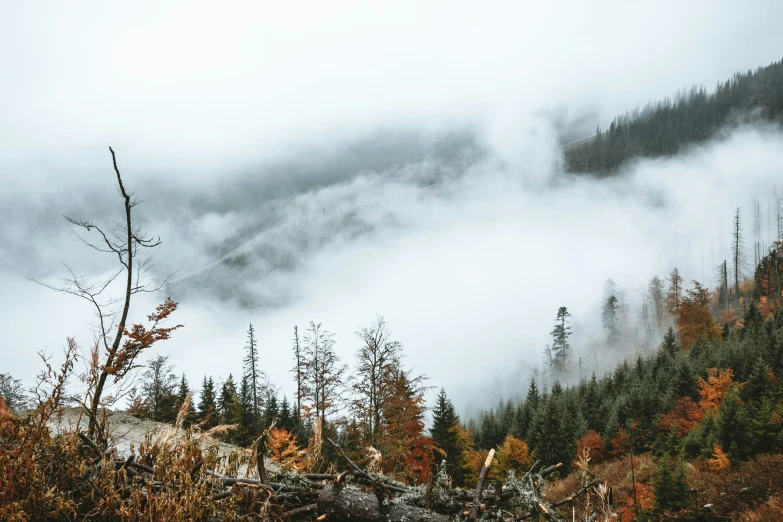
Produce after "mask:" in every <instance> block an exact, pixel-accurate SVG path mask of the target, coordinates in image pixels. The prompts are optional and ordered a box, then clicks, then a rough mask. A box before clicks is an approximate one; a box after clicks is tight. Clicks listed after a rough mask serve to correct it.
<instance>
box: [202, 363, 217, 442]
mask: <svg viewBox="0 0 783 522" xmlns="http://www.w3.org/2000/svg"><path fill="white" fill-rule="evenodd" d="M198 420H199V422H200V423H201V427H202V428H203V429H205V430H208V429H210V428H212V427H214V426H217V424H218V413H217V403H216V398H215V383H214V382H213V380H212V377H211V376H210V377H209V378H207V376H206V375H205V376H204V380H203V381H202V382H201V397H200V399H199V403H198Z"/></svg>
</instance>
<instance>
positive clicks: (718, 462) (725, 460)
mask: <svg viewBox="0 0 783 522" xmlns="http://www.w3.org/2000/svg"><path fill="white" fill-rule="evenodd" d="M709 463H710V469H711V470H712V471H723V470H724V469H728V468H729V467H731V461H730V460H729V457H727V456H726V453H725V452H724V451H723V448H721V447H720V445H719V444H713V445H712V458H711V459H710V460H709Z"/></svg>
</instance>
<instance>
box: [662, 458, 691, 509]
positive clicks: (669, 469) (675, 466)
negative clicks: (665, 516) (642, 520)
mask: <svg viewBox="0 0 783 522" xmlns="http://www.w3.org/2000/svg"><path fill="white" fill-rule="evenodd" d="M653 488H654V491H655V510H656V511H658V512H661V511H663V510H679V509H685V508H687V507H688V506H689V504H690V502H689V495H690V488H689V487H688V481H687V477H686V473H685V466H684V465H683V462H682V459H679V458H671V457H664V458H661V459H660V460H659V461H658V465H657V466H656V469H655V475H654V478H653Z"/></svg>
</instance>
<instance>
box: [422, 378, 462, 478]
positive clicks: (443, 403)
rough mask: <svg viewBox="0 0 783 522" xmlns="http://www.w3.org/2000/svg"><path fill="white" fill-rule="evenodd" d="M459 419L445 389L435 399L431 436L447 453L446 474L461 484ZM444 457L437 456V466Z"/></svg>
mask: <svg viewBox="0 0 783 522" xmlns="http://www.w3.org/2000/svg"><path fill="white" fill-rule="evenodd" d="M458 424H459V417H458V416H457V412H456V411H455V410H454V405H453V404H452V403H451V401H450V400H449V398H448V397H447V396H446V390H444V389H443V388H441V389H440V392H438V397H437V398H436V399H435V407H434V408H433V409H432V428H430V435H431V436H432V440H434V441H435V445H436V446H437V447H438V448H440V449H442V450H443V451H444V452H445V453H446V457H445V459H446V472H447V473H448V474H449V475H450V476H451V477H452V478H453V479H454V480H455V481H456V483H458V484H461V483H462V481H463V479H464V478H465V477H464V471H463V469H462V454H461V452H460V447H459V443H458V440H457V431H456V429H457V426H458ZM442 460H443V457H441V456H439V455H438V456H436V464H440V462H441V461H442Z"/></svg>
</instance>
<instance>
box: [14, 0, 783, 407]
mask: <svg viewBox="0 0 783 522" xmlns="http://www.w3.org/2000/svg"><path fill="white" fill-rule="evenodd" d="M449 5H450V6H451V5H452V4H449ZM440 7H441V8H440V9H439V8H435V7H429V8H424V7H417V6H415V5H413V4H411V5H400V6H398V7H397V8H396V9H393V10H391V9H390V10H380V9H379V10H372V9H369V8H368V7H360V6H355V5H354V6H351V5H348V4H342V5H339V6H333V7H330V8H328V9H326V8H323V9H322V8H318V7H316V6H309V9H310V10H312V12H309V13H308V16H306V17H305V16H300V15H299V14H298V13H297V12H295V11H293V10H289V8H284V7H280V6H276V7H275V9H274V10H271V9H266V8H262V7H258V8H256V9H257V11H252V12H250V14H248V13H244V12H242V11H241V10H236V11H232V10H225V11H221V12H220V13H214V12H213V11H212V10H210V9H209V8H208V7H207V6H205V5H198V6H195V7H193V8H189V4H188V5H185V4H181V5H176V4H167V6H165V7H160V6H157V7H153V5H152V4H146V5H139V6H138V7H133V8H130V7H119V6H96V5H89V4H87V3H84V4H75V5H74V6H72V7H71V8H68V9H66V8H65V7H59V6H47V7H46V8H45V9H44V8H43V6H42V5H37V4H33V3H30V4H24V5H22V4H18V5H14V6H11V7H9V8H8V9H7V11H8V12H7V13H6V14H7V16H4V17H3V20H2V21H1V22H0V24H2V25H1V26H0V29H1V30H0V45H2V48H3V49H4V50H6V51H7V52H5V53H3V54H2V55H1V56H0V66H2V71H3V73H4V74H2V75H0V110H2V112H3V114H4V118H3V122H2V123H0V182H2V190H0V242H2V244H3V245H4V248H3V249H2V251H0V289H2V294H3V295H4V299H2V300H0V326H1V327H2V328H3V330H4V332H5V333H6V339H5V343H4V345H3V347H2V348H0V354H2V359H3V363H2V365H1V366H2V367H0V371H8V372H10V373H12V374H13V375H14V376H15V377H20V378H23V379H25V381H26V382H31V381H32V379H33V377H34V375H35V374H36V373H37V372H38V371H39V370H40V368H41V364H40V360H39V359H38V357H37V355H36V352H37V351H38V350H43V349H47V350H48V351H49V352H51V353H54V354H55V355H56V354H57V353H58V350H59V347H60V346H62V345H63V344H64V342H65V337H66V336H69V335H74V336H76V337H77V340H79V341H80V342H81V344H82V345H83V346H89V344H90V343H91V340H92V336H93V332H92V330H91V324H92V322H93V321H94V318H93V317H92V313H91V310H90V309H89V307H87V306H86V305H84V303H80V302H78V301H77V300H76V299H75V298H73V297H71V296H67V295H62V294H57V293H54V292H52V291H50V290H47V289H44V288H42V287H40V286H38V285H35V284H34V283H32V282H30V281H29V280H28V279H25V278H26V277H30V278H35V279H39V280H42V281H44V282H49V283H56V281H57V277H58V276H60V275H62V273H63V271H62V267H61V265H60V262H61V261H67V262H72V263H73V264H74V266H75V267H77V268H78V269H79V270H80V271H82V272H85V273H93V274H101V273H105V272H106V271H108V270H110V269H111V267H112V259H111V258H109V257H106V256H101V255H98V254H96V253H95V252H93V251H90V250H89V249H85V248H84V247H83V246H82V245H80V244H79V243H78V242H75V241H73V237H72V236H71V235H70V228H69V226H68V224H67V223H66V222H65V220H63V219H62V217H61V215H62V214H67V215H73V216H75V217H80V216H84V217H92V218H94V219H95V220H96V222H102V223H108V222H111V220H112V219H118V216H120V214H119V211H120V210H121V201H120V199H119V197H118V196H117V194H116V188H115V186H114V182H115V181H114V178H113V177H112V170H111V163H110V156H109V153H108V150H107V148H106V145H108V144H111V145H112V146H113V147H114V149H115V150H116V151H117V154H118V161H119V165H120V168H121V170H122V172H123V176H124V179H125V181H126V183H127V184H128V185H129V186H130V187H131V188H132V189H133V190H135V191H136V195H137V197H138V198H139V199H140V200H142V201H143V203H142V204H141V205H140V206H138V207H137V208H136V216H138V219H139V220H140V221H139V222H140V223H141V224H142V225H143V226H144V228H145V230H149V231H150V233H152V234H154V235H155V236H158V235H159V236H160V237H161V238H162V240H163V244H162V245H161V247H160V248H159V249H157V250H156V253H155V275H156V276H157V277H159V278H161V279H162V278H164V277H166V276H167V275H169V274H172V279H171V281H172V284H171V285H170V287H169V288H168V289H167V292H168V293H170V294H171V295H172V297H174V298H175V299H177V300H179V301H180V310H179V311H178V312H177V315H178V317H177V322H181V323H183V324H184V325H185V327H184V328H183V329H181V330H178V331H177V332H176V333H175V335H174V336H173V338H172V339H171V340H169V341H166V343H162V344H160V345H159V346H157V347H156V349H157V350H158V351H159V353H161V354H164V355H170V362H172V363H174V364H175V365H176V367H177V371H179V372H185V373H186V374H187V375H188V377H189V378H190V381H191V384H192V385H194V386H197V383H200V382H201V378H202V377H203V376H204V375H212V376H213V377H215V378H216V379H217V380H222V379H225V378H226V377H227V376H228V374H229V373H231V372H233V373H234V374H235V375H236V374H237V373H238V372H240V371H241V358H242V352H243V348H244V345H245V337H246V331H247V328H248V325H249V323H250V322H252V323H253V325H254V327H255V329H256V332H257V336H258V339H259V347H260V350H261V357H262V362H263V365H264V370H265V371H266V372H267V373H268V376H269V378H270V380H271V381H272V382H273V383H275V384H276V385H277V386H279V387H280V389H281V391H282V392H283V393H286V394H288V395H289V396H290V395H291V392H292V388H293V387H292V385H291V377H290V373H289V369H290V367H291V366H292V359H291V354H290V345H291V337H292V330H293V326H294V325H298V326H299V327H300V328H306V326H307V324H308V323H309V321H315V322H320V323H322V324H323V325H324V327H325V328H326V329H328V330H330V331H332V332H334V333H335V335H336V340H337V350H338V353H339V354H340V356H341V357H342V358H343V360H344V361H345V362H347V363H349V364H350V363H351V362H352V359H353V354H354V352H355V351H356V349H357V348H358V346H359V342H358V339H357V338H356V336H355V335H354V332H355V331H356V330H357V329H358V328H359V327H360V326H362V325H366V324H368V323H369V322H370V321H372V320H373V318H374V317H375V315H376V314H380V315H383V316H384V317H385V318H386V320H387V321H388V322H389V324H390V327H391V329H392V331H393V335H394V337H395V339H397V340H399V341H401V342H402V343H403V345H404V346H405V352H406V354H407V357H406V364H408V365H409V366H412V367H414V368H415V371H417V372H419V373H424V374H426V375H428V376H429V377H430V381H429V383H430V384H431V385H433V386H436V387H440V386H443V387H445V388H446V389H447V391H448V392H449V394H450V396H452V398H453V400H454V401H455V404H456V405H457V406H458V407H459V408H460V410H461V411H462V412H470V411H474V410H475V409H476V408H480V407H486V406H488V405H491V404H492V403H494V401H495V400H496V399H498V398H500V397H509V396H514V395H517V394H519V393H521V391H522V390H523V389H524V386H525V383H526V381H527V379H528V378H529V375H530V372H531V371H532V370H533V369H534V368H535V367H536V366H539V365H540V362H541V353H542V350H543V348H544V345H545V344H547V343H549V342H550V340H551V336H550V331H551V329H552V326H553V324H554V318H555V314H556V312H557V309H558V307H560V306H568V308H569V310H570V311H571V313H572V315H573V318H572V327H573V329H574V336H573V337H572V342H573V344H574V346H575V352H576V353H577V354H580V355H582V356H584V357H585V358H586V359H593V360H594V361H595V363H594V366H595V368H592V367H591V368H586V370H585V371H593V370H595V371H596V372H597V373H599V374H600V373H602V372H604V371H607V370H608V369H609V368H611V366H612V364H613V363H614V361H616V360H618V359H620V358H622V357H626V356H631V355H633V354H635V353H636V352H638V350H639V349H640V348H639V346H640V345H635V344H634V345H631V344H628V345H625V346H622V347H621V348H620V349H619V350H616V351H615V352H613V353H610V352H608V351H607V350H606V349H605V347H603V346H602V332H601V329H600V324H601V323H600V306H601V299H602V292H603V285H604V282H605V281H606V279H608V278H611V279H613V280H614V281H615V282H616V283H617V284H618V285H619V286H620V287H621V288H622V289H623V290H624V291H625V293H626V298H627V302H628V304H629V306H630V310H631V311H630V314H631V315H633V314H635V313H637V311H638V305H639V303H640V300H641V292H642V291H643V289H644V288H646V284H647V282H648V280H649V279H650V278H651V277H653V276H656V275H657V276H659V277H662V278H663V277H664V276H665V275H666V274H667V273H668V272H669V271H670V270H671V269H672V268H673V267H675V266H676V267H678V268H679V269H680V271H681V273H682V274H683V277H684V278H685V280H686V281H691V280H698V281H700V282H702V283H704V284H708V285H710V286H714V285H712V277H713V268H714V266H715V265H717V264H718V263H720V262H722V261H723V260H724V259H726V258H727V254H728V249H729V244H730V234H729V226H730V223H731V218H732V215H733V213H734V211H735V209H736V208H737V207H740V208H741V209H749V208H750V205H751V202H752V200H753V198H759V199H761V201H762V209H763V210H765V209H766V206H765V205H766V203H767V201H768V200H772V198H773V195H774V194H775V191H776V190H777V189H776V188H775V184H776V183H777V181H778V180H779V179H781V178H780V175H781V173H782V171H783V161H781V160H783V147H781V145H783V134H781V131H780V129H778V128H775V127H763V126H744V127H740V128H732V129H726V131H725V132H724V133H723V134H722V135H721V136H719V137H718V138H717V139H715V140H713V141H712V142H710V143H707V144H704V145H703V146H700V147H694V148H691V149H688V150H686V151H684V152H683V153H681V154H679V155H678V156H676V157H673V158H668V159H660V160H639V161H636V162H634V163H632V164H629V165H627V166H626V167H625V168H624V169H623V171H622V172H620V173H619V174H618V175H617V176H614V177H611V178H605V179H596V178H593V177H589V176H579V175H567V174H564V173H563V169H562V158H561V157H560V148H561V146H562V144H563V143H566V142H568V141H571V140H573V139H577V138H580V137H583V136H585V135H589V134H590V133H591V132H592V131H593V130H594V129H595V126H596V125H597V124H601V125H604V126H605V125H606V124H608V122H609V121H611V118H612V116H613V115H614V114H616V113H618V112H624V111H625V110H627V109H632V108H633V107H635V106H637V105H639V104H643V103H645V102H646V101H647V100H649V99H655V98H660V97H663V96H666V95H670V94H672V92H673V91H675V90H676V89H678V88H680V87H682V86H683V85H684V84H685V85H690V84H693V83H704V84H706V85H707V86H711V85H714V82H715V81H717V80H719V79H724V78H725V77H728V76H730V75H731V74H732V73H734V72H735V71H737V70H746V69H748V68H751V67H756V66H758V65H763V64H766V63H769V62H770V61H771V60H774V59H779V50H780V48H781V47H780V45H781V43H783V37H781V36H780V32H779V31H778V30H777V26H776V20H779V19H780V18H781V16H783V12H781V9H782V7H781V6H780V5H779V4H778V3H775V2H771V3H768V4H765V5H760V6H759V9H761V10H763V11H764V12H765V13H767V14H766V15H765V16H757V15H756V14H755V13H753V12H752V10H744V11H746V12H736V9H734V8H733V6H731V5H728V4H726V5H722V4H720V3H714V2H705V3H702V4H699V3H695V2H693V3H689V4H688V5H687V6H679V7H678V10H679V11H678V20H676V21H672V20H671V19H670V17H669V15H668V13H667V11H668V10H667V9H665V8H662V7H661V6H659V5H657V4H649V5H637V6H625V7H623V8H622V10H623V15H624V19H625V23H623V24H616V23H612V20H614V17H613V13H615V11H616V10H617V6H613V5H611V4H608V3H607V4H598V5H591V6H589V7H588V6H575V5H569V4H552V5H551V6H549V5H548V6H543V5H542V6H537V7H534V8H533V7H525V6H517V7H515V8H513V9H511V7H510V6H505V7H503V6H495V8H490V9H487V10H485V11H482V12H476V10H475V9H472V8H471V7H470V6H469V5H454V6H453V8H450V9H449V11H448V13H445V12H444V9H443V8H444V6H440ZM66 11H67V12H66ZM151 13H153V14H154V16H153V15H151ZM444 13H445V14H444ZM62 20H68V23H67V24H66V23H62ZM656 25H657V26H660V27H665V28H666V32H667V37H666V38H662V37H661V35H660V34H659V33H658V32H656V31H639V28H640V27H651V26H652V27H654V26H656ZM172 26H174V27H177V29H178V30H179V31H180V32H179V36H178V37H177V38H174V37H173V36H171V35H172V31H171V30H170V29H171V27H172ZM740 27H741V28H742V29H737V28H740ZM727 35H729V36H730V37H727ZM542 42H545V44H543V45H542ZM619 42H622V44H619ZM743 215H747V216H748V217H750V215H751V214H750V212H745V213H744V214H743ZM768 221H769V220H766V221H765V223H764V228H763V230H764V232H763V235H764V237H762V238H759V239H765V238H766V240H768V242H771V238H772V236H774V233H773V232H772V227H771V226H770V223H768ZM746 223H747V227H746V230H747V231H749V230H750V219H748V220H747V221H746ZM747 235H748V237H749V240H751V238H750V233H749V232H748V234H747ZM165 295H166V294H160V295H154V296H140V297H139V299H137V300H136V301H135V303H134V305H133V309H132V316H133V318H136V319H140V318H143V317H144V315H145V314H146V313H148V312H149V311H151V310H152V309H153V308H154V306H155V305H156V304H157V303H158V302H160V301H161V300H162V299H163V298H165ZM655 342H657V340H656V339H645V343H646V345H649V344H651V343H655ZM645 343H641V344H645ZM596 353H600V354H601V355H602V357H600V359H599V357H598V356H596Z"/></svg>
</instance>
